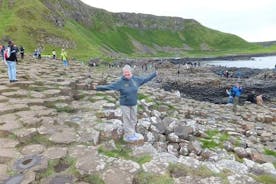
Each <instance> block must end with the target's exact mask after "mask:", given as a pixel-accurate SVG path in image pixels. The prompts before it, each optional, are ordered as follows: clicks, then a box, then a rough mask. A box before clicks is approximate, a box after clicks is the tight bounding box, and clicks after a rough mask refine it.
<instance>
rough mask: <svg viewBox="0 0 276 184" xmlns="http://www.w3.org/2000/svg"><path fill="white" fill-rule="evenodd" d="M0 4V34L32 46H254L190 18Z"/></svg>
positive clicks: (90, 51)
mask: <svg viewBox="0 0 276 184" xmlns="http://www.w3.org/2000/svg"><path fill="white" fill-rule="evenodd" d="M0 7H1V14H0V21H1V23H2V26H0V33H2V34H1V35H2V38H0V39H1V40H2V41H6V40H7V39H10V38H12V39H14V40H15V41H16V42H19V43H20V44H21V43H22V44H23V45H25V47H29V48H30V49H31V50H32V49H34V48H36V47H37V46H40V47H43V48H44V49H45V50H48V51H50V50H51V49H52V48H60V47H65V48H68V49H72V51H73V53H74V54H75V55H76V56H77V57H78V56H83V57H91V56H106V55H108V56H113V55H122V54H127V55H151V56H153V55H168V56H174V55H182V54H185V53H187V52H196V53H198V52H202V51H208V52H209V51H219V50H233V49H244V48H251V47H255V45H253V44H250V43H247V42H246V41H244V40H242V39H241V38H239V37H237V36H235V35H230V34H226V33H222V32H219V31H215V30H212V29H209V28H207V27H204V26H202V25H201V24H200V23H198V22H197V21H195V20H193V19H183V18H179V17H163V16H154V15H146V14H135V13H111V12H108V11H106V10H103V9H97V8H93V7H90V6H87V5H86V4H84V3H83V2H81V1H80V0H63V1H58V0H1V1H0ZM7 7H8V8H7ZM75 51H77V52H75Z"/></svg>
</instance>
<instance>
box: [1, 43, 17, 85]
mask: <svg viewBox="0 0 276 184" xmlns="http://www.w3.org/2000/svg"><path fill="white" fill-rule="evenodd" d="M4 61H5V62H6V63H7V66H8V76H9V80H10V82H16V81H17V80H16V61H17V57H16V47H15V46H14V43H13V41H11V40H10V41H9V42H8V47H7V48H6V49H5V51H4Z"/></svg>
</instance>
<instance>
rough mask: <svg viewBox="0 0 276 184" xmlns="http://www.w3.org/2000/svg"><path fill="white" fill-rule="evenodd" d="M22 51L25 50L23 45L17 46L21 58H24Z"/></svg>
mask: <svg viewBox="0 0 276 184" xmlns="http://www.w3.org/2000/svg"><path fill="white" fill-rule="evenodd" d="M24 51H25V49H24V47H23V46H20V47H19V52H20V56H21V59H24Z"/></svg>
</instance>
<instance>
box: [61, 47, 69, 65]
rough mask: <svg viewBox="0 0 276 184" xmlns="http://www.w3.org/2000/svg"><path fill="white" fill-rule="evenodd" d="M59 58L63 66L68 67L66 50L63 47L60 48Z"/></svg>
mask: <svg viewBox="0 0 276 184" xmlns="http://www.w3.org/2000/svg"><path fill="white" fill-rule="evenodd" d="M60 56H61V60H62V61H63V65H64V67H68V66H69V64H68V56H67V52H66V51H65V49H62V50H61V54H60Z"/></svg>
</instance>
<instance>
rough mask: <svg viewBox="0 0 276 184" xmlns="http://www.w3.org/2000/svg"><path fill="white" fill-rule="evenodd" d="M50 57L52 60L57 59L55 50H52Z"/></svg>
mask: <svg viewBox="0 0 276 184" xmlns="http://www.w3.org/2000/svg"><path fill="white" fill-rule="evenodd" d="M52 57H53V59H56V57H57V53H56V50H55V49H53V51H52Z"/></svg>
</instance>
